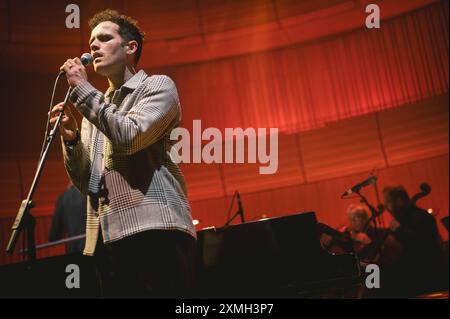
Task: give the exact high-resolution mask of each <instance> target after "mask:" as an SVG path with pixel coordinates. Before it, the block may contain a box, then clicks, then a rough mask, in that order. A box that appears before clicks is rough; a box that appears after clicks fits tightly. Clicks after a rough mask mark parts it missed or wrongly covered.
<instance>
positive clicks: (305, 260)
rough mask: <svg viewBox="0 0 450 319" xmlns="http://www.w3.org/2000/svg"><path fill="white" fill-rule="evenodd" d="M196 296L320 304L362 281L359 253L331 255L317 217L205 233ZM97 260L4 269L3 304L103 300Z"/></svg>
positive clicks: (0, 270) (0, 282) (67, 259)
mask: <svg viewBox="0 0 450 319" xmlns="http://www.w3.org/2000/svg"><path fill="white" fill-rule="evenodd" d="M197 243H198V267H197V271H198V274H197V291H196V296H198V297H201V298H215V297H217V298H219V297H224V298H227V297H228V298H236V297H271V298H277V297H293V298H295V297H297V298H303V297H318V296H321V295H323V294H324V293H325V294H326V292H327V291H329V290H330V289H334V290H335V291H336V289H344V290H345V289H351V288H352V287H357V286H358V285H359V284H360V281H361V273H360V268H359V262H358V259H357V257H356V256H355V255H353V254H341V255H335V254H330V253H328V252H327V251H326V250H324V249H323V248H322V247H321V245H320V241H319V227H318V223H317V220H316V216H315V213H314V212H308V213H300V214H294V215H289V216H284V217H276V218H269V219H263V220H258V221H252V222H247V223H243V224H239V225H231V226H227V227H223V228H209V229H204V230H201V231H199V232H198V242H197ZM68 264H77V265H79V266H80V275H81V276H80V277H81V280H80V281H81V287H80V289H67V288H66V286H65V278H66V276H67V275H68V274H67V273H65V269H66V266H67V265H68ZM99 296H100V289H99V286H98V284H97V277H96V273H95V267H94V265H93V262H92V258H90V257H85V256H81V255H64V256H56V257H50V258H46V259H41V260H37V261H35V262H33V263H32V264H28V263H19V264H13V265H6V266H2V267H0V297H2V298H5V297H6V298H8V297H40V298H45V297H61V298H71V297H76V298H79V297H99Z"/></svg>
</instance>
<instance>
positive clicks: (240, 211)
mask: <svg viewBox="0 0 450 319" xmlns="http://www.w3.org/2000/svg"><path fill="white" fill-rule="evenodd" d="M236 199H237V202H238V210H239V215H241V221H242V223H245V220H244V209H243V208H242V203H241V195H239V192H238V191H236Z"/></svg>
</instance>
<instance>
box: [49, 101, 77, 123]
mask: <svg viewBox="0 0 450 319" xmlns="http://www.w3.org/2000/svg"><path fill="white" fill-rule="evenodd" d="M63 110H64V115H63V118H62V120H61V122H62V123H63V124H64V123H67V122H68V121H69V119H70V118H71V117H72V116H73V115H72V112H71V111H70V107H69V106H66V107H65V108H64V102H61V103H58V104H56V105H55V106H54V107H53V108H52V110H51V112H50V124H52V125H53V124H54V123H55V122H56V121H57V119H58V117H59V115H60V114H61V112H62V111H63Z"/></svg>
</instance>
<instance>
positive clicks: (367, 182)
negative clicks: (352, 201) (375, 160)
mask: <svg viewBox="0 0 450 319" xmlns="http://www.w3.org/2000/svg"><path fill="white" fill-rule="evenodd" d="M376 182H377V177H376V176H369V178H368V179H366V180H365V181H363V182H361V183H359V184H356V185H355V186H353V187H352V188H350V189H348V190H347V191H345V192H344V194H342V195H341V198H342V197H345V196H347V195H350V194H351V193H358V192H359V191H360V189H361V188H363V187H366V186H369V185H371V184H375V183H376Z"/></svg>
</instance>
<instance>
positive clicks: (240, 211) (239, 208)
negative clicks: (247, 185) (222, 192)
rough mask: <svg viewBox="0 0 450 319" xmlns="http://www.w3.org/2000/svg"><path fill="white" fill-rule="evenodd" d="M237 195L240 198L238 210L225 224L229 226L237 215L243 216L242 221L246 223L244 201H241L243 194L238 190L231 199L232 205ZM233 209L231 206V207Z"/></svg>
mask: <svg viewBox="0 0 450 319" xmlns="http://www.w3.org/2000/svg"><path fill="white" fill-rule="evenodd" d="M235 197H237V199H238V210H237V212H236V213H235V214H234V215H233V217H231V218H230V219H229V220H228V221H227V222H226V223H225V225H224V226H228V225H230V223H231V222H232V221H233V219H235V218H236V217H237V216H241V223H245V219H244V209H243V208H242V203H241V196H240V195H239V192H238V191H236V192H234V194H233V199H232V201H231V205H233V202H234V199H235ZM230 209H231V207H230Z"/></svg>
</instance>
